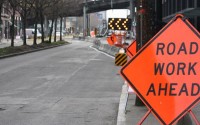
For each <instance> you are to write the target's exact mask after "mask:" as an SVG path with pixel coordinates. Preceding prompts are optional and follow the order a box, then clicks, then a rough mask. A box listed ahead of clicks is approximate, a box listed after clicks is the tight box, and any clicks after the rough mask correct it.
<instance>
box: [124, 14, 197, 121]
mask: <svg viewBox="0 0 200 125" xmlns="http://www.w3.org/2000/svg"><path fill="white" fill-rule="evenodd" d="M178 18H180V19H182V21H183V22H184V23H185V24H186V25H187V26H188V28H190V29H191V31H192V32H193V33H194V34H196V36H197V37H198V38H199V39H200V33H199V32H198V31H197V30H196V29H195V28H194V27H193V26H192V25H191V24H190V22H189V21H188V20H186V18H185V17H183V15H181V14H177V15H176V17H174V18H173V19H172V20H171V21H170V22H169V23H168V24H166V25H165V26H164V27H163V28H162V29H161V30H160V31H159V32H158V33H157V34H156V35H155V36H154V37H153V38H152V39H150V40H149V41H148V42H147V43H146V44H145V45H144V46H143V47H142V48H141V49H140V50H139V51H138V52H137V53H136V55H135V56H134V57H133V58H132V59H131V60H130V61H129V62H128V63H127V64H126V65H125V66H123V67H122V69H121V71H120V73H121V76H122V77H123V78H124V79H125V80H126V81H127V82H128V83H129V85H130V86H131V87H132V88H133V89H134V91H135V92H136V94H137V95H138V97H139V98H140V99H141V100H142V101H143V102H144V104H145V105H146V106H147V107H148V109H149V111H148V112H147V114H146V115H145V116H144V118H143V120H141V121H140V123H142V122H143V121H144V120H145V119H146V117H147V116H148V115H149V114H150V112H153V114H154V115H155V116H156V117H157V118H158V120H159V121H160V122H161V123H162V124H164V125H168V124H166V122H165V121H163V119H162V118H161V117H160V116H159V114H158V113H157V112H156V111H155V110H154V109H153V108H152V107H151V105H150V104H149V103H148V101H147V100H146V99H145V98H144V97H143V96H142V94H141V93H140V92H139V91H138V89H137V88H136V87H135V86H134V85H133V83H131V81H130V80H129V79H128V78H127V77H126V75H125V74H124V72H123V71H124V69H125V68H126V67H127V66H128V65H129V64H130V63H131V62H132V61H133V60H134V59H135V58H137V57H138V56H139V55H140V54H141V53H142V52H143V51H144V50H145V49H146V48H147V47H148V46H149V45H150V44H151V43H152V42H154V41H155V39H156V38H157V37H159V36H160V35H161V34H162V33H163V32H164V31H165V30H166V29H167V28H168V27H169V26H171V24H173V23H174V21H176V20H177V19H178ZM198 102H200V97H197V99H196V100H195V101H194V102H193V103H192V104H190V105H189V106H188V107H187V108H186V109H185V110H184V111H183V112H181V114H179V115H178V116H177V117H176V118H174V120H173V121H172V122H171V123H169V125H172V124H174V123H176V122H177V121H178V120H179V119H181V118H182V117H183V116H184V115H185V114H186V113H188V112H189V113H190V114H191V115H192V111H191V109H192V108H193V107H194V106H195V105H196V104H198ZM192 117H193V116H192ZM193 118H194V119H195V117H193ZM195 120H197V119H195Z"/></svg>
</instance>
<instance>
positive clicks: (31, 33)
mask: <svg viewBox="0 0 200 125" xmlns="http://www.w3.org/2000/svg"><path fill="white" fill-rule="evenodd" d="M34 33H35V29H32V28H30V29H26V38H27V39H31V38H33V37H34ZM41 37H42V34H41V33H40V32H39V30H38V29H37V38H41Z"/></svg>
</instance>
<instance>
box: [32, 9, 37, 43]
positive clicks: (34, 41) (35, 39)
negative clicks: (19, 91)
mask: <svg viewBox="0 0 200 125" xmlns="http://www.w3.org/2000/svg"><path fill="white" fill-rule="evenodd" d="M37 24H38V11H36V15H35V30H34V39H33V45H37Z"/></svg>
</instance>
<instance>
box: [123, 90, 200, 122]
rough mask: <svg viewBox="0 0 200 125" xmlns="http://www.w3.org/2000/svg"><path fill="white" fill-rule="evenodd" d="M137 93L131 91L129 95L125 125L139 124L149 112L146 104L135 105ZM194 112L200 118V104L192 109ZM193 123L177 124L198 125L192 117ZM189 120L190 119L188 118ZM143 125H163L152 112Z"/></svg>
mask: <svg viewBox="0 0 200 125" xmlns="http://www.w3.org/2000/svg"><path fill="white" fill-rule="evenodd" d="M135 99H136V94H134V93H131V94H129V97H128V103H127V108H126V114H125V119H126V120H125V122H124V125H137V123H138V122H139V121H140V120H141V119H142V118H143V116H144V115H145V114H146V113H147V111H148V109H147V108H146V106H135ZM192 111H193V113H194V114H195V115H196V117H197V119H198V120H200V104H198V105H197V106H196V107H194V108H193V109H192ZM189 120H192V124H183V123H182V124H181V123H179V124H177V125H196V124H195V123H194V120H193V119H192V118H191V119H189ZM186 121H188V120H186ZM142 125H161V124H160V122H159V121H158V120H157V119H156V117H155V116H154V115H153V114H152V113H151V114H150V115H149V116H148V117H147V119H146V120H145V121H144V123H143V124H142Z"/></svg>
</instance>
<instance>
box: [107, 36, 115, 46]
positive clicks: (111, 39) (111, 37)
mask: <svg viewBox="0 0 200 125" xmlns="http://www.w3.org/2000/svg"><path fill="white" fill-rule="evenodd" d="M107 42H108V44H109V45H111V46H113V45H114V44H115V42H117V37H116V36H115V34H112V35H111V36H110V37H108V38H107Z"/></svg>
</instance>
